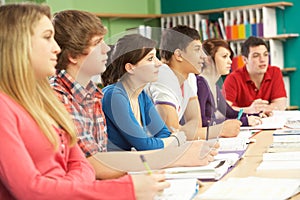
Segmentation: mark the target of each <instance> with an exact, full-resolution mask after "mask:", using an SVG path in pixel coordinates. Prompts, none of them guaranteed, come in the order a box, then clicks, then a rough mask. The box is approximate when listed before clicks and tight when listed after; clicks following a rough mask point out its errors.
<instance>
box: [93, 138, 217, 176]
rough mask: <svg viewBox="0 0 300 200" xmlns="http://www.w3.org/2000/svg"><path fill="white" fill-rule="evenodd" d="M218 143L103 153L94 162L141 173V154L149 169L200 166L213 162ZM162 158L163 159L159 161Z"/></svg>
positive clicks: (199, 142)
mask: <svg viewBox="0 0 300 200" xmlns="http://www.w3.org/2000/svg"><path fill="white" fill-rule="evenodd" d="M218 147H219V144H218V143H208V142H207V141H204V140H197V141H189V142H186V143H185V144H183V145H181V146H180V147H174V146H168V147H166V148H164V149H159V150H150V151H136V152H104V153H100V154H95V155H94V157H95V160H100V161H101V162H103V163H105V164H107V165H110V166H112V168H115V169H118V170H122V171H127V172H130V171H143V170H145V166H144V165H143V163H142V162H141V159H140V157H139V156H140V155H141V154H143V155H144V156H145V158H146V159H147V162H148V164H149V166H150V168H151V169H155V170H157V169H163V168H166V167H183V166H187V167H188V166H201V165H207V164H208V163H209V162H211V161H213V156H214V155H216V154H217V153H216V150H215V148H218ZM161 158H164V159H161Z"/></svg>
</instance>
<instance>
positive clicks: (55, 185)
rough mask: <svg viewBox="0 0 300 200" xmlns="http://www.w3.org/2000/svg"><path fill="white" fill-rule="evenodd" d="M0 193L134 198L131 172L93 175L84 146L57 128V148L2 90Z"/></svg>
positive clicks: (27, 196) (4, 197)
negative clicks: (70, 142)
mask: <svg viewBox="0 0 300 200" xmlns="http://www.w3.org/2000/svg"><path fill="white" fill-rule="evenodd" d="M0 110H1V114H0V138H1V139H0V199H1V200H7V199H39V200H40V199H52V200H53V199H60V200H62V199H72V200H75V199H118V200H119V199H135V196H134V189H133V184H132V180H131V177H130V176H124V177H122V178H120V179H114V180H101V181H98V180H95V172H94V170H93V168H92V166H91V165H90V164H89V163H88V161H87V160H86V158H85V157H84V155H83V153H82V152H81V150H80V148H79V147H78V146H77V145H75V146H74V147H72V148H70V147H69V146H68V145H67V143H68V137H67V135H66V134H65V133H64V132H63V131H62V130H60V129H58V135H59V142H60V144H59V149H58V151H54V149H53V146H52V145H51V143H50V142H49V141H48V139H47V138H46V137H45V136H44V134H43V133H42V132H41V130H40V128H39V127H38V125H37V124H36V122H35V121H34V120H33V118H32V117H31V116H30V115H29V114H28V113H27V112H26V111H25V110H24V109H23V108H22V107H21V106H20V105H19V104H17V103H16V102H15V101H13V100H12V99H11V98H10V97H8V96H7V95H5V94H3V93H1V92H0Z"/></svg>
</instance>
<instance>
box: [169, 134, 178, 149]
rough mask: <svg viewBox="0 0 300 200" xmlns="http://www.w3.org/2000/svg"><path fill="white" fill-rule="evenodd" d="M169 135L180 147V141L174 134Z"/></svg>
mask: <svg viewBox="0 0 300 200" xmlns="http://www.w3.org/2000/svg"><path fill="white" fill-rule="evenodd" d="M170 137H174V138H175V139H176V140H177V143H178V146H179V147H180V141H179V139H178V137H177V136H176V135H173V134H172V135H170Z"/></svg>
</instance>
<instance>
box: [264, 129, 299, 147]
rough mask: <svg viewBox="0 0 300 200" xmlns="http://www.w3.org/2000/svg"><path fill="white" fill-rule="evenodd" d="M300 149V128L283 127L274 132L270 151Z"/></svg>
mask: <svg viewBox="0 0 300 200" xmlns="http://www.w3.org/2000/svg"><path fill="white" fill-rule="evenodd" d="M292 151H300V130H296V129H282V130H276V131H274V133H273V143H272V144H271V145H270V147H269V148H268V152H292Z"/></svg>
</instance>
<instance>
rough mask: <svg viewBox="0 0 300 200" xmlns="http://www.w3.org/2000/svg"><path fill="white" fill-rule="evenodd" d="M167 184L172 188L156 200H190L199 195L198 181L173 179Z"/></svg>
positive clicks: (156, 197)
mask: <svg viewBox="0 0 300 200" xmlns="http://www.w3.org/2000/svg"><path fill="white" fill-rule="evenodd" d="M167 182H169V183H170V187H169V188H166V189H165V190H164V191H163V192H162V193H161V194H159V195H157V196H155V197H154V200H190V199H192V198H193V197H194V196H195V195H196V194H197V193H198V188H199V186H198V180H197V179H173V180H167Z"/></svg>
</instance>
